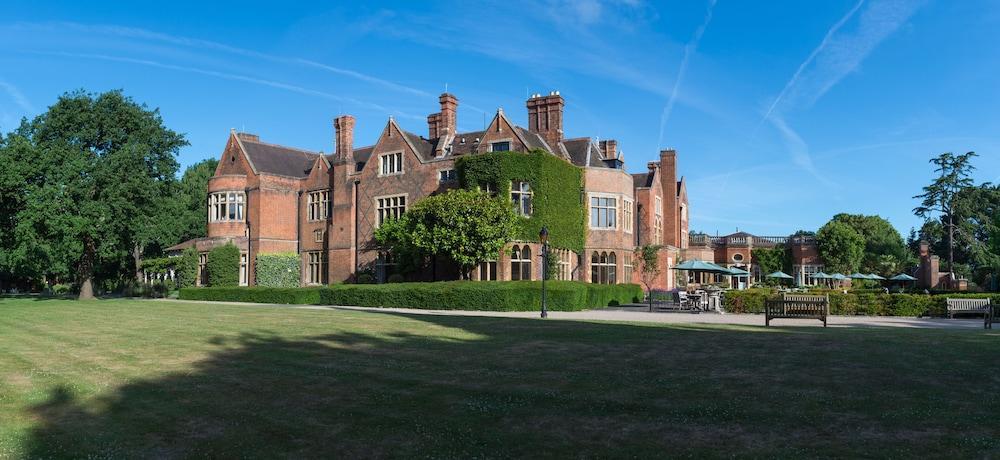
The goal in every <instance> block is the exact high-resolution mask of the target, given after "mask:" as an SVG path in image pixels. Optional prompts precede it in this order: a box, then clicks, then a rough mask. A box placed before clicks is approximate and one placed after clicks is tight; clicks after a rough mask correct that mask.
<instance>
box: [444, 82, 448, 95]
mask: <svg viewBox="0 0 1000 460" xmlns="http://www.w3.org/2000/svg"><path fill="white" fill-rule="evenodd" d="M444 92H446V93H447V92H448V82H444Z"/></svg>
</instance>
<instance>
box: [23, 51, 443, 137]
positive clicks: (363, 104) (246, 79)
mask: <svg viewBox="0 0 1000 460" xmlns="http://www.w3.org/2000/svg"><path fill="white" fill-rule="evenodd" d="M42 54H52V55H56V56H65V57H75V58H83V59H99V60H104V61H113V62H123V63H127V64H137V65H144V66H150V67H158V68H161V69H167V70H175V71H179V72H189V73H196V74H200V75H208V76H211V77H217V78H224V79H228V80H237V81H243V82H247V83H253V84H256V85H262V86H269V87H272V88H277V89H282V90H286V91H291V92H295V93H299V94H305V95H308V96H318V97H322V98H326V99H330V100H333V101H338V102H343V103H349V104H353V105H356V106H359V107H365V108H369V109H372V110H376V111H379V112H383V113H391V114H394V115H396V116H399V117H401V118H409V119H414V120H424V119H425V117H420V116H416V115H411V114H407V113H404V112H400V111H398V110H392V109H389V108H387V107H384V106H381V105H378V104H373V103H371V102H365V101H361V100H358V99H355V98H352V97H347V96H341V95H338V94H333V93H328V92H325V91H319V90H314V89H309V88H305V87H302V86H298V85H293V84H290V83H285V82H281V81H275V80H267V79H263V78H257V77H251V76H247V75H240V74H234V73H228V72H219V71H215V70H208V69H202V68H197V67H189V66H180V65H174V64H166V63H162V62H158V61H153V60H149V59H135V58H128V57H121V56H109V55H104V54H87V53H64V52H59V53H42Z"/></svg>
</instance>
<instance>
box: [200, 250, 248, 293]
mask: <svg viewBox="0 0 1000 460" xmlns="http://www.w3.org/2000/svg"><path fill="white" fill-rule="evenodd" d="M205 271H207V272H208V285H209V286H212V287H232V286H239V285H240V250H239V248H237V247H236V246H235V245H234V244H233V243H231V242H230V243H226V244H225V245H224V246H217V247H215V248H212V250H211V251H208V262H206V263H205Z"/></svg>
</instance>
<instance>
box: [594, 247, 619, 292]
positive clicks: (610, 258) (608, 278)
mask: <svg viewBox="0 0 1000 460" xmlns="http://www.w3.org/2000/svg"><path fill="white" fill-rule="evenodd" d="M617 262H618V258H617V256H615V253H614V252H611V253H608V252H602V253H600V255H598V254H597V251H594V253H593V254H591V256H590V282H591V283H598V284H615V283H616V282H617V281H616V280H617V273H616V271H615V265H616V263H617Z"/></svg>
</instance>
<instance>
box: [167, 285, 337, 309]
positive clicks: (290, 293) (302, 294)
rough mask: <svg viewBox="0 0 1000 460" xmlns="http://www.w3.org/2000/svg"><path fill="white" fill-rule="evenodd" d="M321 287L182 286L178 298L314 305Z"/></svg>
mask: <svg viewBox="0 0 1000 460" xmlns="http://www.w3.org/2000/svg"><path fill="white" fill-rule="evenodd" d="M320 289H322V288H319V287H308V288H300V287H294V288H274V287H208V288H184V289H181V290H180V295H179V298H180V299H184V300H212V301H227V302H254V303H275V304H296V305H316V304H319V303H320V296H319V291H320Z"/></svg>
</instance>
